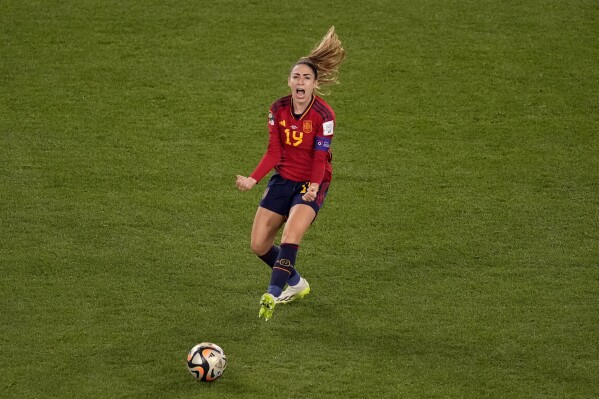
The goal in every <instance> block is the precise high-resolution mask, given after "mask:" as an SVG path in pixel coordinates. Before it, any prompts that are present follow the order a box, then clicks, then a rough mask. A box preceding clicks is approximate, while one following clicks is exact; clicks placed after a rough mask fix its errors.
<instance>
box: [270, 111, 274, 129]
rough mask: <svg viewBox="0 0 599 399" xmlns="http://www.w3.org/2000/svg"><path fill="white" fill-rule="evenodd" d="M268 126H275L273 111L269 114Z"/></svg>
mask: <svg viewBox="0 0 599 399" xmlns="http://www.w3.org/2000/svg"><path fill="white" fill-rule="evenodd" d="M268 124H269V125H273V126H274V124H275V117H274V116H273V115H272V111H270V112H269V113H268Z"/></svg>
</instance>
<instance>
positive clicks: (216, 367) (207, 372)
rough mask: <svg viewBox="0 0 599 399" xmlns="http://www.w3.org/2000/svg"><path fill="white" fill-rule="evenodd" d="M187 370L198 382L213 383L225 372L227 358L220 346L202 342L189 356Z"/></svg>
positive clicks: (192, 349)
mask: <svg viewBox="0 0 599 399" xmlns="http://www.w3.org/2000/svg"><path fill="white" fill-rule="evenodd" d="M187 368H188V369H189V372H190V373H191V375H193V376H194V378H195V379H196V380H200V381H208V382H211V381H214V380H216V379H218V378H220V376H222V375H223V373H224V372H225V369H226V368H227V356H226V355H225V351H223V350H222V348H221V347H220V346H218V345H216V344H213V343H211V342H202V343H201V344H197V345H196V346H194V347H193V348H191V350H190V351H189V353H188V354H187Z"/></svg>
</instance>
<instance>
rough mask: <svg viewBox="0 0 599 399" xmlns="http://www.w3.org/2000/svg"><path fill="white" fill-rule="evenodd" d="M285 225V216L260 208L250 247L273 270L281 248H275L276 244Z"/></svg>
mask: <svg viewBox="0 0 599 399" xmlns="http://www.w3.org/2000/svg"><path fill="white" fill-rule="evenodd" d="M283 223H285V216H283V215H279V214H278V213H275V212H273V211H271V210H268V209H266V208H263V207H258V210H257V211H256V216H254V224H253V225H252V236H251V241H250V247H251V249H252V251H253V252H254V253H255V254H256V255H258V257H259V258H260V259H262V260H263V261H264V262H265V263H266V264H267V265H268V266H270V267H271V268H272V267H273V266H274V264H275V262H276V260H277V257H278V256H279V247H277V246H275V245H274V242H275V237H276V235H277V232H278V231H279V229H280V228H281V226H282V225H283Z"/></svg>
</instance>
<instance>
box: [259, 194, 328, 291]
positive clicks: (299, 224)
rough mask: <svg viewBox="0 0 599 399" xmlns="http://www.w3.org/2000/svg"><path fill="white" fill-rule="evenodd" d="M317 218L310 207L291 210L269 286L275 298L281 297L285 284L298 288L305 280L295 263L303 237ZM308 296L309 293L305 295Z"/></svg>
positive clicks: (298, 207)
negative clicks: (296, 268)
mask: <svg viewBox="0 0 599 399" xmlns="http://www.w3.org/2000/svg"><path fill="white" fill-rule="evenodd" d="M315 217H316V212H315V211H314V209H312V207H310V206H308V205H304V204H298V205H295V206H293V207H292V208H291V211H290V212H289V218H288V219H287V223H286V224H285V227H284V229H283V236H282V239H281V249H280V251H279V256H278V258H277V261H276V262H275V265H274V267H273V269H272V274H271V278H270V284H269V286H268V294H271V295H272V296H273V297H274V298H278V297H280V296H281V293H282V292H283V289H284V288H285V284H287V283H289V285H290V286H296V285H297V284H298V283H299V282H300V281H302V280H303V279H302V278H301V276H300V275H299V273H297V271H296V270H295V261H296V258H297V251H298V249H299V244H300V242H301V240H302V237H303V236H304V234H305V233H306V231H307V230H308V228H310V225H311V224H312V221H313V220H314V218H315ZM303 281H305V280H303ZM306 284H307V283H306ZM308 292H309V288H308ZM306 294H307V292H305V293H304V294H303V295H306Z"/></svg>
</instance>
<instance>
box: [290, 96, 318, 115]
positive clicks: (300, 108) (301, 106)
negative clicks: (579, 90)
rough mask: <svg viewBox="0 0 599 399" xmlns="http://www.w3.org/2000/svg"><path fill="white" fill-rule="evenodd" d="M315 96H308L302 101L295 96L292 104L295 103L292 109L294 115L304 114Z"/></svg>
mask: <svg viewBox="0 0 599 399" xmlns="http://www.w3.org/2000/svg"><path fill="white" fill-rule="evenodd" d="M313 98H314V96H311V97H310V98H307V99H305V100H302V101H298V100H296V99H294V98H292V99H291V104H292V105H293V107H292V110H293V114H294V115H303V113H304V112H306V110H307V109H308V107H309V106H310V104H311V103H312V99H313Z"/></svg>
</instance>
